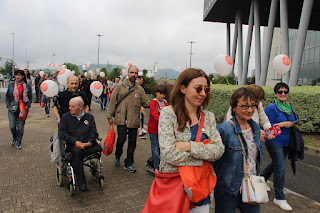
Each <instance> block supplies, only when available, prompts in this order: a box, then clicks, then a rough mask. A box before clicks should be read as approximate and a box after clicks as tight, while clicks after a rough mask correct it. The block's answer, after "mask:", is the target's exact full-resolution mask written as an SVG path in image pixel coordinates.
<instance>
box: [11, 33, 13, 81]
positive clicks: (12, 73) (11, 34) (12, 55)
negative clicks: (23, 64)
mask: <svg viewBox="0 0 320 213" xmlns="http://www.w3.org/2000/svg"><path fill="white" fill-rule="evenodd" d="M11 35H12V38H13V40H12V64H11V65H12V77H13V76H14V33H11Z"/></svg>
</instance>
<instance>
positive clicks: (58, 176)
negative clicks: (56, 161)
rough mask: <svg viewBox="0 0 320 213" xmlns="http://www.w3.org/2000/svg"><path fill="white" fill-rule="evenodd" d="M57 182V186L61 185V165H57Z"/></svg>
mask: <svg viewBox="0 0 320 213" xmlns="http://www.w3.org/2000/svg"><path fill="white" fill-rule="evenodd" d="M57 184H58V186H60V187H61V186H62V185H63V174H62V167H61V165H58V166H57Z"/></svg>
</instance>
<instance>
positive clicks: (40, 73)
mask: <svg viewBox="0 0 320 213" xmlns="http://www.w3.org/2000/svg"><path fill="white" fill-rule="evenodd" d="M39 75H40V77H41V78H42V76H43V75H44V72H43V71H42V70H41V71H40V72H39Z"/></svg>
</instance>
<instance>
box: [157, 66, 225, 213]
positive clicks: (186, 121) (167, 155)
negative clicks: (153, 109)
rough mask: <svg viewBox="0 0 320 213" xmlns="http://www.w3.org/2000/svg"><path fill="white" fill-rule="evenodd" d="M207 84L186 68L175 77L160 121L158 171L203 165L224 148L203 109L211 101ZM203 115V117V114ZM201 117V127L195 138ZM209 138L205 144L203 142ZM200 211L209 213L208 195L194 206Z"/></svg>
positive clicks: (212, 120)
mask: <svg viewBox="0 0 320 213" xmlns="http://www.w3.org/2000/svg"><path fill="white" fill-rule="evenodd" d="M209 85H210V81H209V78H208V76H207V75H206V74H205V73H204V72H203V71H202V70H200V69H194V68H189V69H186V70H184V71H183V72H182V73H181V74H180V75H179V77H178V79H177V81H176V83H175V85H174V87H173V89H172V91H171V95H170V103H171V104H172V106H168V107H164V108H163V109H162V111H161V113H160V118H159V131H158V132H159V145H160V167H159V170H160V172H164V173H175V172H178V166H202V164H203V160H207V161H216V160H218V159H219V158H220V157H221V156H222V154H223V152H224V146H223V144H222V141H221V137H220V134H219V132H218V131H217V129H216V120H215V116H214V114H213V113H212V112H209V111H206V110H204V109H205V108H206V107H207V105H208V103H209V98H210V86H209ZM202 113H203V114H202ZM201 115H203V118H204V123H203V128H201V129H200V130H201V131H202V133H201V131H199V132H200V133H199V137H200V136H201V139H200V142H199V143H197V142H195V141H196V136H197V133H198V129H199V123H200V119H201ZM205 139H209V141H208V140H207V141H208V143H206V144H205V143H202V141H204V140H205ZM195 207H196V208H195V209H191V210H190V212H193V211H196V210H198V211H199V212H209V207H210V196H209V194H208V197H207V198H205V199H204V200H202V201H200V202H198V203H195Z"/></svg>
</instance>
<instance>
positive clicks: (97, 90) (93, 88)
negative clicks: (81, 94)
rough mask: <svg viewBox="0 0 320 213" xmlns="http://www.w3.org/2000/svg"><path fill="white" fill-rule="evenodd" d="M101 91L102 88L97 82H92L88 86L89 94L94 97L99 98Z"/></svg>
mask: <svg viewBox="0 0 320 213" xmlns="http://www.w3.org/2000/svg"><path fill="white" fill-rule="evenodd" d="M102 91H103V86H102V84H101V83H100V82H99V81H94V82H92V83H91V84H90V92H91V93H92V94H93V95H94V96H96V97H100V95H101V94H102Z"/></svg>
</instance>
